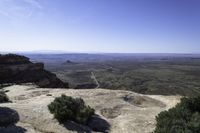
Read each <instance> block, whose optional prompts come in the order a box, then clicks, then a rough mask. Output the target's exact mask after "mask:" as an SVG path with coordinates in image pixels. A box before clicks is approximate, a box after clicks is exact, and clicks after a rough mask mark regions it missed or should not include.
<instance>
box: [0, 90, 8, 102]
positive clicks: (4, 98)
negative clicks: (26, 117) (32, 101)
mask: <svg viewBox="0 0 200 133" xmlns="http://www.w3.org/2000/svg"><path fill="white" fill-rule="evenodd" d="M5 102H9V99H8V97H7V95H6V94H5V92H4V91H0V103H5Z"/></svg>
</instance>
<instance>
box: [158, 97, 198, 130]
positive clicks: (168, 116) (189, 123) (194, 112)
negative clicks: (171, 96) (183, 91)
mask: <svg viewBox="0 0 200 133" xmlns="http://www.w3.org/2000/svg"><path fill="white" fill-rule="evenodd" d="M156 121H157V125H156V129H155V131H154V133H199V132H200V96H198V97H194V98H182V99H181V102H180V103H179V104H177V105H176V106H175V107H174V108H172V109H169V110H168V111H163V112H161V113H160V114H159V115H158V116H157V117H156Z"/></svg>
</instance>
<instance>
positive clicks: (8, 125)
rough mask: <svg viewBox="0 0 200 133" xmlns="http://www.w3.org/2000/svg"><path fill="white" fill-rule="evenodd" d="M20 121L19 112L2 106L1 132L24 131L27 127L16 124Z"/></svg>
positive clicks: (0, 110) (13, 132) (0, 117)
mask: <svg viewBox="0 0 200 133" xmlns="http://www.w3.org/2000/svg"><path fill="white" fill-rule="evenodd" d="M18 121H19V114H18V113H17V112H16V111H15V110H13V109H10V108H7V107H0V133H24V132H26V129H24V128H21V127H19V126H15V123H17V122H18Z"/></svg>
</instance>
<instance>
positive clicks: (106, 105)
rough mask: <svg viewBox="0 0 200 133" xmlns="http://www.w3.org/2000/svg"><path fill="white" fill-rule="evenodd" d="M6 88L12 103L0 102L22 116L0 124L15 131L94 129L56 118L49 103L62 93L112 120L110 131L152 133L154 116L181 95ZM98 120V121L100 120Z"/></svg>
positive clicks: (43, 132)
mask: <svg viewBox="0 0 200 133" xmlns="http://www.w3.org/2000/svg"><path fill="white" fill-rule="evenodd" d="M3 90H6V91H9V92H7V95H8V96H9V98H10V100H11V101H12V103H4V104H0V106H1V107H9V108H11V109H14V110H16V111H17V112H18V114H19V118H20V120H19V122H18V123H17V125H16V126H11V127H7V128H1V129H0V131H4V132H6V131H7V132H11V131H13V132H15V133H16V132H17V131H19V133H22V132H24V131H27V133H35V132H36V133H49V132H53V133H61V132H62V133H70V132H83V131H84V130H86V132H93V131H91V130H90V129H89V128H88V127H83V126H81V127H80V126H78V125H74V124H73V123H66V124H65V125H60V124H59V123H58V122H57V120H55V119H53V116H52V114H50V113H49V111H48V109H47V105H48V104H49V103H50V102H51V101H53V100H54V98H55V97H57V96H60V95H61V94H66V95H68V96H72V97H81V98H83V99H84V101H85V102H86V103H87V104H88V105H90V106H91V107H93V108H94V109H95V110H96V113H97V114H98V115H99V116H100V117H101V118H102V119H103V120H105V121H107V122H108V123H109V125H110V131H109V132H111V133H150V132H152V131H153V130H154V128H155V116H156V115H157V114H158V113H159V112H161V111H163V110H166V109H169V108H171V107H173V106H175V104H176V103H178V102H179V99H180V96H160V95H142V94H137V93H134V92H130V91H123V90H107V89H92V90H91V89H84V90H83V89H81V90H78V89H77V90H74V89H47V88H43V89H42V88H36V86H33V85H14V86H10V87H6V88H3ZM95 124H96V125H98V124H99V123H98V121H96V123H93V125H95ZM101 124H103V123H101Z"/></svg>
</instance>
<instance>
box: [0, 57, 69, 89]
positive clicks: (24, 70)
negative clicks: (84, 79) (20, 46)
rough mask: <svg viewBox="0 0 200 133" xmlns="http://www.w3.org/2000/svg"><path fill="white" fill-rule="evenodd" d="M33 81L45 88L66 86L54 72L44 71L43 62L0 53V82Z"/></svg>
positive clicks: (18, 82)
mask: <svg viewBox="0 0 200 133" xmlns="http://www.w3.org/2000/svg"><path fill="white" fill-rule="evenodd" d="M8 83H9V84H10V83H11V84H20V83H35V84H36V85H38V86H39V87H45V88H68V83H64V82H62V81H61V80H60V79H58V78H57V77H56V75H55V74H53V73H51V72H49V71H46V70H45V69H44V64H43V63H33V62H31V61H30V60H29V58H27V57H25V56H21V55H16V54H6V55H0V84H8Z"/></svg>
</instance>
